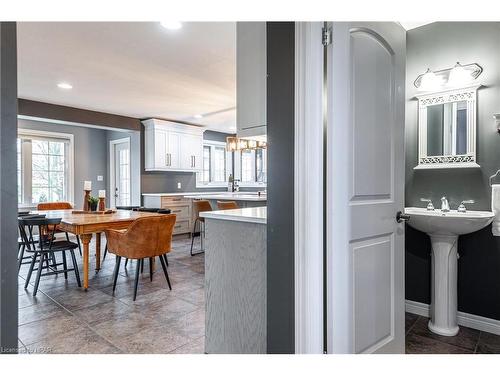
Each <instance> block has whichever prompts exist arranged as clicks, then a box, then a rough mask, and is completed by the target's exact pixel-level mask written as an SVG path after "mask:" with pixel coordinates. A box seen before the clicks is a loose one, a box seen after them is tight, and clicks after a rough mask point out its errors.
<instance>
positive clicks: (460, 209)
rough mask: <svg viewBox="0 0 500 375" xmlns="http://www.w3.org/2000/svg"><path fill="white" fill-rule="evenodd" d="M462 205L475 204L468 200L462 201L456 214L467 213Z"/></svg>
mask: <svg viewBox="0 0 500 375" xmlns="http://www.w3.org/2000/svg"><path fill="white" fill-rule="evenodd" d="M464 203H468V204H472V203H475V202H474V200H473V199H469V200H467V201H462V203H460V206H458V208H457V211H458V212H462V213H465V212H467V208H466V207H465V205H464Z"/></svg>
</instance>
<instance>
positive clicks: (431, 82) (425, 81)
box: [420, 68, 440, 91]
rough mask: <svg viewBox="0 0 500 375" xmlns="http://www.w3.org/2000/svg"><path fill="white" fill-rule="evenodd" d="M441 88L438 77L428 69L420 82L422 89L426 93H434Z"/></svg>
mask: <svg viewBox="0 0 500 375" xmlns="http://www.w3.org/2000/svg"><path fill="white" fill-rule="evenodd" d="M439 87H440V82H439V79H438V77H437V76H436V75H435V74H434V72H433V71H432V70H430V69H429V68H428V69H427V71H426V72H425V74H424V75H423V76H422V79H421V80H420V89H421V90H424V91H432V90H436V89H438V88H439Z"/></svg>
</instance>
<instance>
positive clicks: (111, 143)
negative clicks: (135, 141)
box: [108, 137, 132, 208]
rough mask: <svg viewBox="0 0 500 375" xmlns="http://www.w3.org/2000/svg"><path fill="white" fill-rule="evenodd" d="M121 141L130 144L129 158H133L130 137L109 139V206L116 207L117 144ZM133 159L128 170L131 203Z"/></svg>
mask: <svg viewBox="0 0 500 375" xmlns="http://www.w3.org/2000/svg"><path fill="white" fill-rule="evenodd" d="M121 143H126V144H127V145H128V150H129V158H131V156H132V155H131V153H130V137H127V138H120V139H113V140H111V141H109V166H110V171H109V192H108V197H109V207H112V208H115V207H116V197H115V146H116V145H119V144H121ZM131 164H132V160H131V159H130V160H129V163H128V172H129V176H130V179H129V187H128V188H129V192H130V203H132V166H131Z"/></svg>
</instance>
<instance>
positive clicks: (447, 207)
mask: <svg viewBox="0 0 500 375" xmlns="http://www.w3.org/2000/svg"><path fill="white" fill-rule="evenodd" d="M441 212H450V204H449V203H448V199H446V197H443V198H441Z"/></svg>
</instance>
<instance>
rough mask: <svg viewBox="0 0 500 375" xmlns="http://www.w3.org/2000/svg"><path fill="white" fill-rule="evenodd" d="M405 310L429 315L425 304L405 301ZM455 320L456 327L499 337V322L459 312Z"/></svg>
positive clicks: (428, 308) (427, 306) (428, 309)
mask: <svg viewBox="0 0 500 375" xmlns="http://www.w3.org/2000/svg"><path fill="white" fill-rule="evenodd" d="M405 309H406V311H407V312H409V313H412V314H416V315H421V316H425V317H429V314H430V313H429V311H430V307H429V305H428V304H426V303H421V302H415V301H410V300H406V301H405ZM457 320H458V325H461V326H464V327H469V328H474V329H478V330H480V331H484V332H489V333H493V334H495V335H500V320H495V319H490V318H485V317H483V316H479V315H473V314H468V313H464V312H461V311H459V312H458V314H457Z"/></svg>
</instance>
